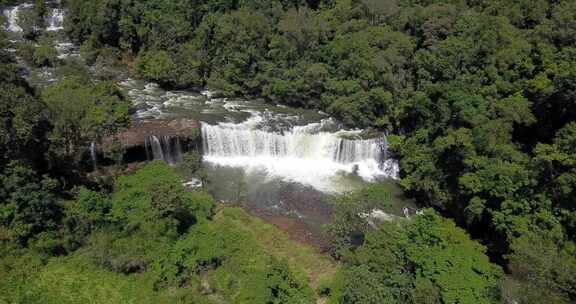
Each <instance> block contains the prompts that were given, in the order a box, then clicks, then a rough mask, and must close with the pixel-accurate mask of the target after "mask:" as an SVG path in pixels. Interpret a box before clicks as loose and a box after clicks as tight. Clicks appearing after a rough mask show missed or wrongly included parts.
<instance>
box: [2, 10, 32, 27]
mask: <svg viewBox="0 0 576 304" xmlns="http://www.w3.org/2000/svg"><path fill="white" fill-rule="evenodd" d="M30 7H32V4H28V3H26V4H21V5H18V6H12V7H9V8H7V9H5V10H4V11H3V14H4V17H6V20H7V22H8V24H7V25H6V27H5V28H6V30H7V31H9V32H12V33H21V32H22V31H23V30H22V27H20V25H19V24H18V21H19V15H20V12H21V11H22V9H26V8H30Z"/></svg>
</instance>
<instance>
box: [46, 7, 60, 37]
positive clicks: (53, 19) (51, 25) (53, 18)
mask: <svg viewBox="0 0 576 304" xmlns="http://www.w3.org/2000/svg"><path fill="white" fill-rule="evenodd" d="M63 29H64V10H63V9H60V8H55V9H53V10H52V14H51V15H50V17H48V28H46V30H47V31H50V32H56V31H60V30H63Z"/></svg>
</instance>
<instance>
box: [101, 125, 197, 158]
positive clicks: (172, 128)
mask: <svg viewBox="0 0 576 304" xmlns="http://www.w3.org/2000/svg"><path fill="white" fill-rule="evenodd" d="M199 131H200V123H199V122H198V121H196V120H191V119H176V120H144V121H137V122H135V123H134V124H133V125H132V126H131V127H130V128H128V129H126V130H124V131H122V132H120V133H118V134H115V135H114V136H110V137H107V138H104V140H103V141H102V146H101V147H102V150H104V151H110V150H111V149H113V147H114V146H115V144H117V143H120V145H121V146H122V148H124V149H131V148H134V147H144V146H146V142H147V140H148V139H149V138H150V137H153V136H155V137H157V138H162V137H169V138H179V139H180V140H182V141H193V140H196V139H197V138H198V135H199Z"/></svg>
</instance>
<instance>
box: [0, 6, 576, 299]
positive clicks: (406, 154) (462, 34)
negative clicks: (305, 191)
mask: <svg viewBox="0 0 576 304" xmlns="http://www.w3.org/2000/svg"><path fill="white" fill-rule="evenodd" d="M8 2H10V3H8ZM12 2H17V1H0V4H2V3H4V4H11V3H12ZM62 2H63V3H62V5H64V6H65V8H66V9H67V16H66V21H65V22H66V24H65V33H66V35H67V37H69V39H71V40H72V41H73V42H74V43H76V44H78V45H80V46H81V47H80V51H81V55H82V58H83V60H85V62H86V63H87V64H88V65H102V64H105V65H116V66H122V67H127V68H128V69H129V70H130V71H131V73H133V75H134V77H138V78H141V79H145V80H149V81H154V82H157V83H159V84H160V85H161V86H163V87H165V88H176V89H200V88H205V87H208V88H210V89H211V90H215V91H217V92H219V93H220V94H223V95H224V96H242V97H245V98H263V99H264V100H266V101H267V102H270V103H279V104H285V105H289V106H294V107H303V108H314V109H318V110H322V111H324V112H326V113H328V114H330V115H332V116H333V117H336V118H337V119H339V120H340V121H342V122H343V123H344V124H346V125H348V126H350V127H358V128H369V129H373V130H376V131H379V132H385V133H386V134H393V135H389V136H388V138H389V139H390V141H391V149H392V151H393V154H394V156H395V157H397V158H398V159H399V160H400V168H401V180H400V185H401V187H402V189H403V190H404V191H405V193H406V194H407V195H409V196H410V197H413V198H414V199H415V200H416V202H417V203H418V204H419V205H420V206H422V207H429V208H428V209H426V210H425V211H424V212H423V214H422V215H420V216H417V217H413V218H412V219H410V220H404V219H401V220H397V221H392V222H385V223H383V224H381V225H372V223H368V222H367V221H366V220H365V218H364V217H362V216H361V215H362V214H363V213H365V212H369V211H370V210H373V209H374V208H376V207H378V206H379V205H380V204H382V201H383V200H382V197H383V196H385V193H383V192H385V190H383V189H382V187H379V186H378V185H374V186H372V187H368V188H366V189H363V190H360V191H356V192H352V193H347V194H345V195H342V196H340V197H338V198H336V199H335V201H334V202H333V204H334V208H335V211H334V215H333V221H332V223H331V224H329V225H328V226H327V227H326V229H325V230H326V235H327V237H328V238H329V239H330V240H331V248H330V252H329V253H330V258H327V257H326V256H322V257H318V256H317V255H316V254H312V253H309V252H308V251H306V253H305V254H304V253H303V254H302V255H305V256H309V258H310V259H312V258H313V259H321V260H322V263H326V264H327V265H332V266H330V267H333V268H334V269H333V271H332V272H333V275H322V276H321V277H322V279H321V280H319V281H318V282H315V281H314V280H311V279H310V277H311V276H310V273H309V272H310V269H316V268H312V267H307V266H306V265H304V264H305V263H299V262H298V261H297V260H294V259H291V258H290V254H289V253H288V254H287V253H286V252H281V253H278V251H274V250H270V248H268V247H266V246H265V244H262V240H261V237H260V235H259V232H258V231H262V229H267V228H263V227H266V224H264V223H261V222H257V224H254V225H256V226H258V229H260V230H250V229H249V228H246V226H247V225H248V223H249V222H252V221H255V219H252V218H251V217H250V216H248V215H247V214H246V213H245V212H244V211H242V210H241V209H237V208H229V207H223V206H220V205H219V204H217V203H216V202H214V200H213V199H212V198H211V197H210V195H209V194H207V193H206V192H204V191H201V190H200V191H187V190H185V189H184V187H183V186H182V183H181V180H182V175H190V174H192V175H193V174H202V173H201V171H202V165H201V160H200V158H201V157H199V156H198V155H197V154H195V153H197V152H194V151H193V152H191V155H189V156H188V157H186V161H185V162H184V164H182V165H181V166H179V167H177V168H173V167H169V166H166V165H165V164H163V163H161V162H152V163H149V164H146V165H143V166H142V167H141V168H139V169H138V170H136V171H135V172H131V173H126V174H124V173H125V170H124V169H125V166H123V164H121V163H118V164H116V165H115V166H114V169H113V170H112V169H111V170H112V171H114V172H113V174H110V175H108V176H107V177H100V178H98V179H95V178H94V177H90V176H89V172H90V169H89V168H88V167H89V165H88V164H86V155H85V153H84V152H83V151H86V148H87V146H88V145H89V144H90V142H91V141H93V140H95V139H98V138H102V137H104V136H107V135H110V134H114V133H115V132H117V131H118V130H121V129H123V128H125V127H127V126H129V125H130V123H131V119H132V118H131V116H130V113H131V112H130V102H129V100H128V98H127V96H126V95H125V94H124V93H123V92H122V91H121V90H119V89H118V88H117V86H115V85H114V81H113V79H112V77H109V75H104V76H103V77H101V79H94V78H92V77H89V76H88V73H87V71H86V70H85V68H84V67H82V66H81V65H79V64H78V63H75V62H73V61H70V62H60V61H59V60H57V59H56V53H55V50H54V49H53V46H52V45H51V42H50V40H49V38H50V37H49V36H48V35H45V34H44V33H42V32H41V31H39V30H38V29H37V27H35V26H34V24H35V23H37V22H38V21H37V20H38V19H40V20H41V19H42V18H43V15H44V14H46V12H45V9H42V8H43V7H45V5H46V4H45V2H44V1H43V0H36V3H35V9H34V12H33V14H32V16H27V18H26V19H25V21H26V23H27V24H28V26H23V28H24V36H25V37H26V38H27V39H28V40H29V42H28V45H27V43H23V44H22V45H21V46H20V47H19V49H18V50H17V53H18V55H19V57H20V58H23V59H24V60H25V61H26V62H28V63H29V64H30V65H34V66H56V65H57V66H59V68H60V69H62V71H63V73H66V77H65V79H64V80H62V81H59V82H58V83H56V84H53V85H51V86H49V87H47V88H43V89H39V88H34V87H32V86H31V85H30V84H28V83H27V81H26V80H25V79H24V78H22V77H21V76H20V75H21V73H20V67H19V63H18V62H17V61H16V59H15V57H14V55H13V54H12V53H10V52H7V51H5V50H2V51H0V65H1V66H0V121H1V125H2V128H1V129H0V142H1V145H0V257H1V259H0V302H2V303H4V302H5V303H84V302H94V303H130V302H138V303H315V302H316V301H317V300H318V299H320V300H318V301H319V302H316V303H445V304H448V303H510V304H511V303H573V302H574V301H576V203H575V200H576V1H574V0H557V1H546V0H533V1H527V0H514V1H513V0H489V1H475V0H468V1H466V0H446V1H441V0H438V1H434V0H421V1H420V0H308V1H303V0H253V1H250V0H141V1H136V0H93V1H82V0H67V1H62ZM0 35H1V36H0V48H1V49H5V48H6V45H8V38H7V37H5V35H4V34H0ZM34 44H36V45H37V46H34ZM71 100H74V102H70V101H71ZM212 182H215V183H217V182H218V181H212ZM254 229H256V228H254ZM266 231H268V230H266ZM267 233H272V232H267ZM276 245H277V246H280V245H278V244H276ZM272 247H274V246H272ZM296 247H297V246H296ZM292 250H294V251H298V250H300V249H292ZM302 250H303V249H302ZM324 258H327V259H329V261H325V260H323V259H324ZM316 264H320V262H318V263H316ZM334 265H335V266H334ZM327 268H328V266H327ZM316 275H318V274H317V273H316ZM320 301H325V302H320Z"/></svg>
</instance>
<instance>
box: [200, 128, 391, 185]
mask: <svg viewBox="0 0 576 304" xmlns="http://www.w3.org/2000/svg"><path fill="white" fill-rule="evenodd" d="M359 133H360V131H338V132H327V131H323V123H313V124H309V125H306V126H301V127H293V128H292V129H291V130H289V131H286V132H283V133H276V132H267V131H263V130H258V129H255V128H254V124H253V123H252V122H251V121H250V120H249V121H247V122H245V123H242V124H230V123H220V124H218V125H209V124H203V125H202V140H203V149H204V159H205V160H206V161H207V162H210V163H213V164H216V165H221V166H231V167H242V168H246V169H253V170H264V171H265V172H266V174H267V175H268V176H270V177H276V178H282V179H284V180H288V181H293V182H298V183H302V184H305V185H309V186H312V187H314V188H316V189H318V190H321V191H325V192H339V189H338V185H337V184H338V181H337V179H338V176H342V173H344V174H357V175H358V176H360V177H361V178H362V179H364V180H366V181H373V180H375V179H377V178H383V177H384V178H386V177H387V178H396V177H397V175H398V165H397V163H396V162H395V161H394V160H392V159H387V158H386V150H387V142H386V138H384V137H383V138H379V139H355V140H352V139H349V138H350V137H354V136H355V135H356V136H357V135H358V134H359Z"/></svg>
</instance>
